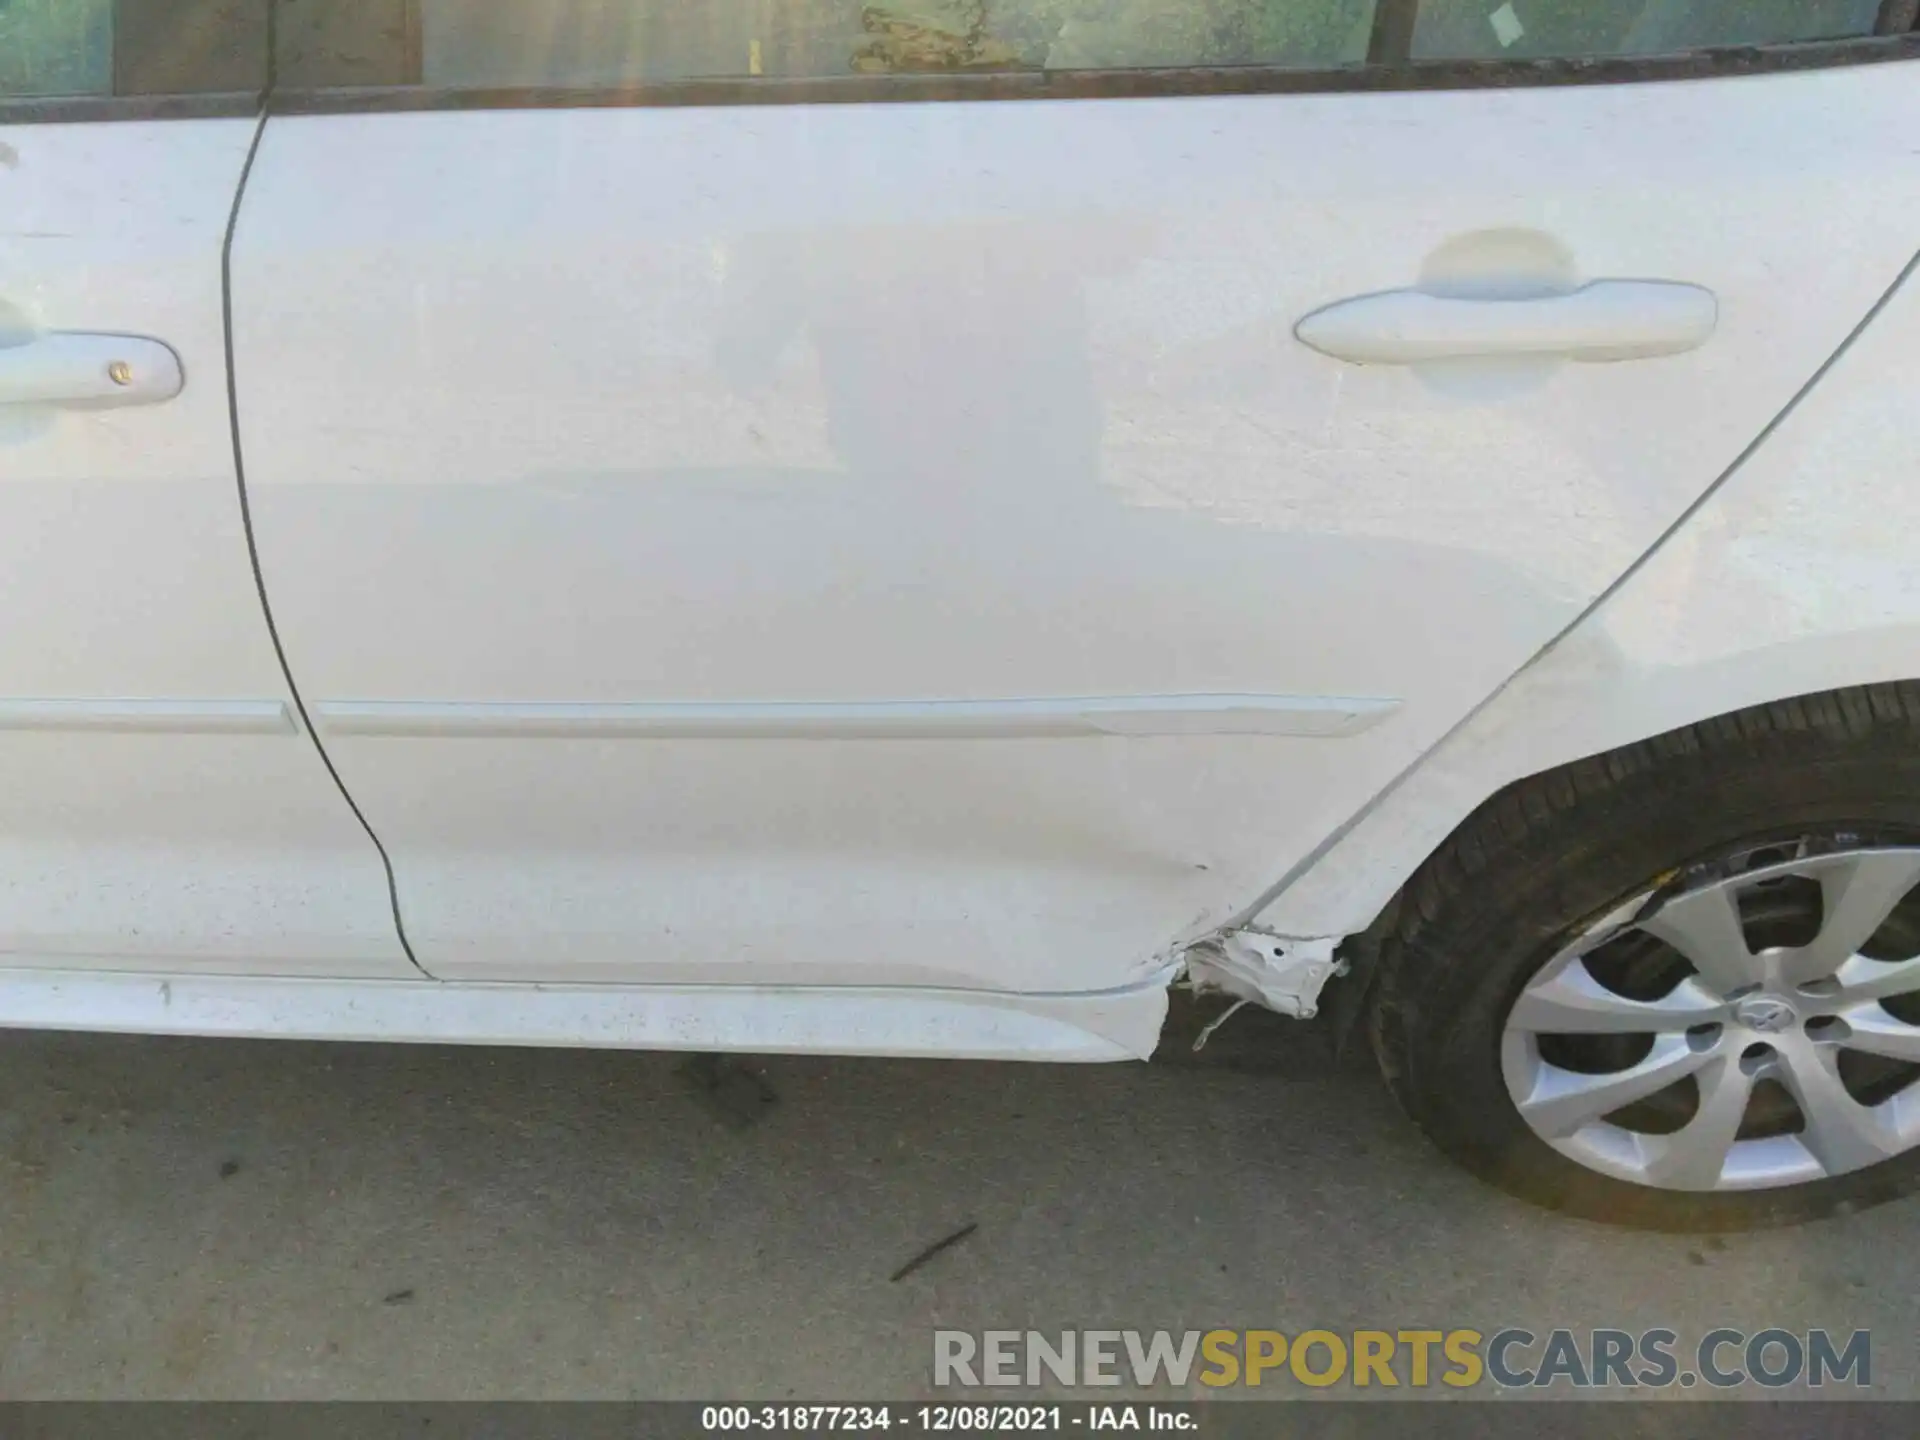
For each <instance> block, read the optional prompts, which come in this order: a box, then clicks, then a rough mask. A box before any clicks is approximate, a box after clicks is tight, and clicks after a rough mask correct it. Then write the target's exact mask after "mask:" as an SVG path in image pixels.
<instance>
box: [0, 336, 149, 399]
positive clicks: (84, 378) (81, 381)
mask: <svg viewBox="0 0 1920 1440" xmlns="http://www.w3.org/2000/svg"><path fill="white" fill-rule="evenodd" d="M185 384H186V374H185V372H184V371H182V370H181V368H180V357H179V356H178V355H176V354H174V353H173V351H172V349H171V348H169V347H168V346H166V345H163V344H162V343H161V342H160V341H158V340H146V339H142V338H141V337H140V336H137V335H89V334H85V333H82V332H78V331H55V332H54V333H52V334H48V335H37V336H35V337H34V338H33V339H31V340H29V341H27V342H26V343H25V344H24V345H10V346H7V347H5V348H0V405H71V406H74V407H76V408H86V409H106V408H109V407H117V406H121V405H157V404H159V403H160V402H161V401H163V400H171V399H172V398H173V397H174V396H176V395H178V394H179V393H180V389H181V387H182V386H183V385H185Z"/></svg>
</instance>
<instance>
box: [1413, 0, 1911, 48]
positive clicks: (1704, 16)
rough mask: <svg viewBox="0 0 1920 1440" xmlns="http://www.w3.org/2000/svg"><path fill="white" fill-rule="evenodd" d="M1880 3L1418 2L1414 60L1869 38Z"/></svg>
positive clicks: (1744, 0) (1720, 0) (1752, 0)
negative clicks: (1851, 37)
mask: <svg viewBox="0 0 1920 1440" xmlns="http://www.w3.org/2000/svg"><path fill="white" fill-rule="evenodd" d="M1879 12H1880V3H1879V0H1425V3H1423V4H1422V5H1421V7H1420V19H1419V23H1418V24H1417V25H1416V26H1415V29H1414V40H1413V54H1414V58H1415V59H1417V60H1443V59H1444V60H1468V59H1502V58H1505V59H1525V58H1530V57H1546V56H1615V55H1659V54H1667V53H1671V52H1674V51H1680V50H1698V49H1705V48H1711V47H1713V46H1723V45H1777V44H1785V43H1787V42H1790V41H1800V40H1833V39H1843V38H1846V37H1848V36H1857V35H1871V34H1872V33H1873V28H1874V22H1875V20H1876V19H1878V17H1879Z"/></svg>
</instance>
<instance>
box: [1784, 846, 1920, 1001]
mask: <svg viewBox="0 0 1920 1440" xmlns="http://www.w3.org/2000/svg"><path fill="white" fill-rule="evenodd" d="M1916 881H1920V854H1915V853H1914V852H1913V851H1910V850H1893V851H1881V852H1878V853H1870V854H1865V855H1858V856H1855V857H1853V858H1851V859H1849V860H1846V861H1844V862H1840V863H1836V864H1832V865H1829V866H1827V867H1826V868H1824V869H1823V870H1822V871H1821V874H1820V894H1821V899H1822V901H1823V903H1824V905H1825V910H1826V914H1825V916H1824V918H1823V919H1822V920H1821V923H1820V933H1819V934H1818V935H1817V936H1815V937H1814V941H1813V943H1812V944H1811V945H1808V946H1806V947H1805V948H1803V949H1800V950H1796V951H1793V952H1792V953H1791V954H1789V955H1786V956H1784V957H1783V960H1782V965H1781V974H1782V978H1783V979H1785V980H1786V981H1787V982H1788V983H1790V984H1805V983H1806V982H1807V981H1809V980H1817V979H1820V978H1821V977H1823V976H1827V975H1831V974H1833V973H1834V972H1835V971H1836V970H1838V969H1839V968H1840V967H1841V966H1842V965H1843V964H1845V963H1846V961H1847V960H1848V959H1850V958H1851V957H1852V956H1853V955H1854V953H1855V952H1856V951H1858V950H1859V948H1860V947H1861V946H1862V945H1864V944H1866V943H1867V941H1869V940H1871V939H1872V938H1873V932H1874V931H1876V930H1878V929H1879V928H1880V927H1881V926H1882V925H1883V924H1885V923H1886V919H1887V916H1889V915H1890V914H1892V913H1893V907H1894V906H1896V905H1898V904H1899V903H1900V902H1901V901H1902V900H1903V899H1905V898H1906V895H1907V892H1908V891H1909V890H1911V889H1913V887H1914V883H1915V882H1916Z"/></svg>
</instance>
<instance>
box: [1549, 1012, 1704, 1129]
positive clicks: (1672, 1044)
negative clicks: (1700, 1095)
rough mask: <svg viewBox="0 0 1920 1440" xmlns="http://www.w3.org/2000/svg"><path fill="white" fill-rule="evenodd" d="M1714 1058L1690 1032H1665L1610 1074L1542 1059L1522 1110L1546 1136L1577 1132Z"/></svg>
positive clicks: (1689, 1073)
mask: <svg viewBox="0 0 1920 1440" xmlns="http://www.w3.org/2000/svg"><path fill="white" fill-rule="evenodd" d="M1709 1058H1711V1057H1710V1056H1708V1055H1705V1054H1702V1053H1701V1052H1699V1051H1697V1050H1695V1049H1693V1048H1692V1047H1691V1046H1690V1045H1688V1044H1687V1041H1686V1038H1685V1037H1684V1036H1680V1035H1665V1036H1662V1037H1661V1038H1660V1039H1659V1040H1657V1041H1656V1042H1655V1043H1654V1047H1653V1049H1652V1050H1651V1051H1649V1052H1648V1054H1647V1057H1646V1059H1644V1060H1642V1061H1641V1062H1640V1063H1639V1064H1637V1065H1630V1066H1628V1067H1627V1068H1626V1069H1625V1070H1615V1071H1611V1072H1609V1073H1607V1074H1604V1075H1583V1074H1580V1073H1579V1072H1577V1071H1573V1070H1562V1069H1560V1068H1559V1067H1558V1066H1556V1065H1547V1064H1542V1065H1541V1066H1540V1067H1539V1069H1538V1072H1537V1075H1536V1078H1535V1080H1534V1085H1533V1093H1532V1094H1531V1095H1530V1096H1528V1097H1527V1098H1526V1099H1525V1100H1523V1101H1521V1102H1520V1113H1521V1115H1522V1116H1524V1117H1525V1118H1526V1120H1527V1123H1528V1124H1530V1125H1532V1126H1533V1128H1534V1129H1535V1130H1537V1131H1539V1132H1540V1134H1542V1135H1545V1136H1548V1137H1549V1138H1558V1137H1560V1136H1564V1135H1571V1134H1572V1133H1573V1132H1574V1131H1576V1130H1578V1129H1579V1128H1580V1127H1581V1126H1582V1125H1585V1124H1586V1123H1587V1122H1588V1121H1590V1120H1598V1119H1599V1118H1600V1117H1601V1116H1602V1115H1606V1114H1608V1113H1610V1112H1612V1111H1614V1110H1618V1109H1619V1108H1620V1107H1621V1106H1623V1105H1631V1104H1632V1103H1633V1102H1634V1101H1635V1100H1644V1099H1646V1098H1647V1096H1649V1095H1654V1094H1657V1093H1658V1092H1660V1091H1662V1090H1664V1089H1666V1088H1667V1086H1669V1085H1671V1084H1673V1083H1674V1082H1675V1081H1676V1080H1679V1079H1680V1078H1681V1077H1683V1076H1686V1075H1691V1074H1692V1073H1693V1072H1694V1071H1696V1070H1698V1069H1699V1068H1700V1067H1701V1066H1703V1065H1705V1064H1706V1063H1707V1062H1708V1060H1709Z"/></svg>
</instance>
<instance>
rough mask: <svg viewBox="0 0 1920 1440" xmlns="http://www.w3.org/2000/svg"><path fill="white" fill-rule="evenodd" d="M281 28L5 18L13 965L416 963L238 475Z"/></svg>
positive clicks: (2, 113) (4, 624)
mask: <svg viewBox="0 0 1920 1440" xmlns="http://www.w3.org/2000/svg"><path fill="white" fill-rule="evenodd" d="M266 32H267V14H266V9H265V6H264V5H263V4H262V5H254V6H252V7H251V8H249V7H248V6H246V5H235V4H231V3H225V0H221V3H196V0H174V3H151V0H147V3H128V4H122V5H115V4H112V3H109V0H71V3H64V4H44V3H32V4H14V5H10V6H5V7H0V966H29V967H45V966H52V967H70V966H82V967H95V968H107V969H115V970H129V971H155V972H165V973H174V972H179V971H192V970H199V971H228V972H245V971H256V972H266V973H282V974H303V973H304V974H331V975H358V976H380V975H410V976H413V977H415V978H418V971H417V970H415V969H414V968H413V967H412V965H411V964H410V963H409V962H408V960H407V958H406V954H405V951H404V949H403V948H402V945H401V942H400V941H399V939H398V937H397V935H396V933H395V928H394V925H393V919H392V913H391V905H390V901H389V898H388V891H387V884H386V877H385V872H384V870H383V867H382V864H381V860H380V856H379V852H378V850H377V849H376V847H375V845H374V843H373V841H372V840H371V839H370V838H369V837H368V835H367V833H366V831H365V829H364V828H363V827H362V826H361V825H360V823H359V822H358V821H357V820H356V819H355V817H354V815H353V812H352V810H351V808H350V807H349V805H348V803H347V801H346V800H345V798H344V797H343V796H342V794H341V793H340V790H339V788H338V786H337V785H336V784H335V782H334V781H333V779H332V777H331V776H330V775H329V774H328V772H327V769H326V765H325V762H324V760H323V758H322V757H321V755H320V754H319V753H318V751H317V750H316V749H315V748H314V746H313V743H312V741H311V739H310V737H309V736H308V735H307V734H306V733H305V732H304V731H303V729H302V728H301V726H300V724H299V719H298V715H297V707H296V706H295V704H294V702H293V696H292V693H291V691H290V690H289V689H288V687H287V683H286V680H285V676H284V674H283V672H282V669H281V666H280V664H279V661H278V659H277V658H276V655H275V652H274V646H273V641H272V637H271V636H270V634H269V631H268V627H267V624H266V621H265V618H264V616H263V613H262V610H261V605H260V597H259V592H258V588H257V585H256V583H255V578H254V574H253V570H252V567H251V563H250V560H249V555H248V547H247V536H246V527H245V524H244V520H243V516H242V507H241V497H240V491H239V488H238V485H237V483H236V475H235V469H234V449H233V438H232V426H231V422H230V415H229V410H228V404H227V366H226V346H225V340H224V338H223V334H222V324H223V310H222V295H221V247H222V241H223V238H224V236H225V233H226V228H227V221H228V217H229V215H230V214H231V212H232V208H233V203H234V200H235V198H236V195H237V193H238V190H239V186H240V181H241V175H242V173H243V170H244V168H245V165H246V161H247V157H248V153H249V150H250V147H251V146H252V144H253V141H254V137H255V134H256V132H257V130H258V126H259V119H258V113H259V102H260V93H261V90H262V88H263V86H264V82H265V76H266V48H265V39H266ZM103 1023H104V1022H103Z"/></svg>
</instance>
